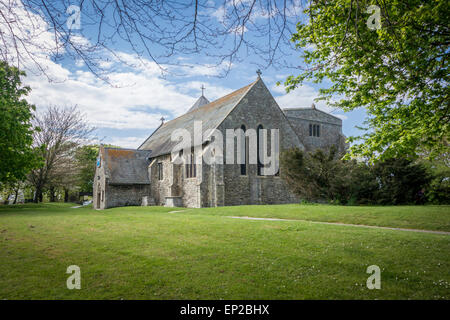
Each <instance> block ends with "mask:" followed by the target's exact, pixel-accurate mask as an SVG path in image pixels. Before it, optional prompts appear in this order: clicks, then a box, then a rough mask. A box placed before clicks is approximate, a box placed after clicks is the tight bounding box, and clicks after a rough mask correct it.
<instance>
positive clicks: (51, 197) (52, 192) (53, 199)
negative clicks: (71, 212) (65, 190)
mask: <svg viewBox="0 0 450 320" xmlns="http://www.w3.org/2000/svg"><path fill="white" fill-rule="evenodd" d="M55 200H56V199H55V187H53V186H51V187H50V202H55Z"/></svg>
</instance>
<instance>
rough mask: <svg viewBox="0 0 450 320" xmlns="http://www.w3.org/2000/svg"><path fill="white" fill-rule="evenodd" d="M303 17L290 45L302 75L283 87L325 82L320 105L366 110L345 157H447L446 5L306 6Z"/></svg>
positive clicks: (414, 0) (413, 0)
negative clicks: (297, 55) (360, 130)
mask: <svg viewBox="0 0 450 320" xmlns="http://www.w3.org/2000/svg"><path fill="white" fill-rule="evenodd" d="M370 5H375V6H372V7H370ZM368 8H369V9H368ZM305 13H306V14H308V16H309V19H308V20H307V22H299V23H298V25H297V31H296V33H294V34H293V36H292V41H293V42H295V44H296V46H297V47H298V48H303V54H302V59H303V61H304V62H305V64H306V68H304V69H303V70H302V72H301V73H300V74H299V75H296V76H294V75H292V76H289V77H288V78H287V80H286V82H285V85H286V88H287V90H288V91H290V90H294V89H295V88H296V87H298V86H299V85H301V84H302V83H304V82H305V81H314V82H322V81H324V80H329V81H331V85H330V86H329V87H327V88H324V89H322V90H321V91H320V99H324V100H326V101H328V102H329V103H330V104H331V105H333V106H335V107H337V108H341V109H343V110H345V111H349V110H354V109H356V108H361V107H364V108H366V110H367V113H368V117H367V119H366V122H365V124H366V127H365V128H364V129H365V130H366V132H365V133H364V134H362V135H361V136H360V137H352V138H350V139H349V140H350V142H355V144H354V145H352V146H351V148H350V154H349V156H363V157H367V158H369V159H371V160H374V159H377V158H383V159H385V158H389V157H391V158H395V157H402V156H407V155H409V156H414V155H416V154H417V153H421V152H427V153H428V154H429V156H430V157H434V156H436V155H438V154H440V153H442V152H444V151H445V150H447V152H448V150H449V146H448V144H447V143H446V141H448V137H449V133H450V126H449V125H450V113H449V111H450V103H449V102H450V101H449V89H448V83H449V73H448V63H449V55H450V51H449V49H448V48H449V44H450V29H449V24H448V17H449V16H450V9H449V6H448V1H444V0H433V1H431V0H426V1H424V0H420V1H419V0H407V1H399V0H394V1H389V2H383V1H356V0H338V1H333V2H330V1H311V2H310V4H309V6H308V8H307V9H306V10H305ZM378 13H379V14H380V16H379V17H380V18H379V19H378ZM378 22H380V24H378ZM358 139H362V142H359V141H358Z"/></svg>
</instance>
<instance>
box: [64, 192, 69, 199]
mask: <svg viewBox="0 0 450 320" xmlns="http://www.w3.org/2000/svg"><path fill="white" fill-rule="evenodd" d="M64 202H69V189H64Z"/></svg>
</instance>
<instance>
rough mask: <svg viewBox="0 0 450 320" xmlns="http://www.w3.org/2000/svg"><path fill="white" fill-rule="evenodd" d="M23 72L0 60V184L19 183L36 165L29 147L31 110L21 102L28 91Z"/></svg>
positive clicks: (30, 142) (34, 156) (33, 153)
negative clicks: (23, 81) (23, 82)
mask: <svg viewBox="0 0 450 320" xmlns="http://www.w3.org/2000/svg"><path fill="white" fill-rule="evenodd" d="M21 76H25V73H24V72H22V71H19V69H17V68H15V67H11V66H8V64H7V63H5V62H3V61H0V184H2V183H8V182H15V181H18V180H23V179H24V178H25V176H26V174H27V173H28V172H29V171H30V170H31V169H33V168H35V167H37V165H38V164H39V161H38V160H39V158H38V157H37V156H36V153H35V152H34V150H33V148H32V143H33V129H32V125H31V119H32V117H33V115H32V111H33V110H35V107H34V106H33V105H31V104H29V103H28V102H27V101H26V100H25V99H24V96H26V95H27V94H28V93H29V92H30V90H31V89H30V88H29V87H27V86H22V82H21V80H20V77H21Z"/></svg>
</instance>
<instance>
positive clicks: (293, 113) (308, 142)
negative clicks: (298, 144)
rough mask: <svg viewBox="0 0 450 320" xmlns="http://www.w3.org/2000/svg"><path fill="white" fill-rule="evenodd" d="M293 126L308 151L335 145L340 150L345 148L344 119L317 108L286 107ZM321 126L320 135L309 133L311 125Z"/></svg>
mask: <svg viewBox="0 0 450 320" xmlns="http://www.w3.org/2000/svg"><path fill="white" fill-rule="evenodd" d="M283 111H284V113H285V114H286V116H287V118H288V119H289V122H290V123H291V126H292V128H293V129H294V130H295V132H296V133H297V135H298V136H299V138H300V140H301V141H302V142H303V145H304V146H305V149H306V150H307V151H313V150H315V149H317V148H320V149H322V150H328V149H329V148H330V146H332V145H335V146H336V147H338V150H339V151H343V149H344V148H345V145H344V141H345V137H344V136H343V134H342V120H341V119H339V118H336V117H334V116H332V115H330V114H328V113H325V112H323V111H320V110H317V109H312V108H311V109H300V108H299V109H284V110H283ZM310 124H312V125H319V126H320V136H319V137H315V136H310V135H309V125H310Z"/></svg>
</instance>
